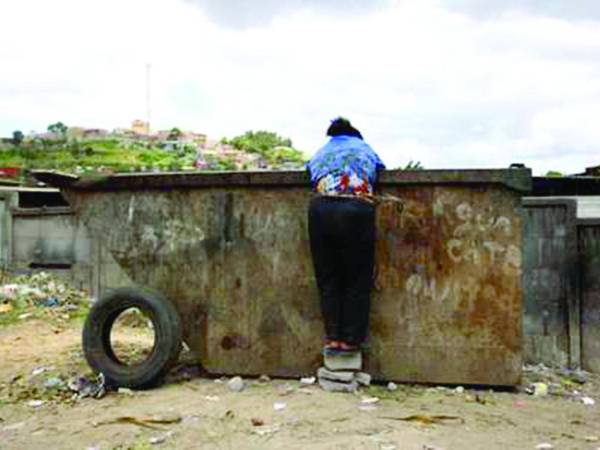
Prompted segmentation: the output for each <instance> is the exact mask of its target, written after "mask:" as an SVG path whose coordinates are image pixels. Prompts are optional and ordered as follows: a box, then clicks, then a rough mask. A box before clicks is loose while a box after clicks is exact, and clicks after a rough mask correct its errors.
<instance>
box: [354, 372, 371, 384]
mask: <svg viewBox="0 0 600 450" xmlns="http://www.w3.org/2000/svg"><path fill="white" fill-rule="evenodd" d="M354 379H355V380H356V381H357V382H358V384H360V385H363V386H370V385H371V375H369V374H368V373H366V372H356V373H355V374H354Z"/></svg>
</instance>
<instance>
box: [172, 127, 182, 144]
mask: <svg viewBox="0 0 600 450" xmlns="http://www.w3.org/2000/svg"><path fill="white" fill-rule="evenodd" d="M182 134H183V133H182V132H181V130H180V129H179V128H177V127H173V128H171V131H169V140H170V141H178V140H179V138H180V137H181V135H182Z"/></svg>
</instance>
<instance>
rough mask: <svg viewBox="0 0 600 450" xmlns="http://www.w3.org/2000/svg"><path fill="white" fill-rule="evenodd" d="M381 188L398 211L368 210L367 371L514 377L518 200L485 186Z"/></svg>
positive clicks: (412, 377)
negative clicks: (373, 261)
mask: <svg viewBox="0 0 600 450" xmlns="http://www.w3.org/2000/svg"><path fill="white" fill-rule="evenodd" d="M389 192H390V193H393V194H394V195H397V196H400V197H402V198H403V199H404V200H405V210H404V211H403V213H402V214H398V212H397V211H395V210H394V208H393V206H392V205H387V206H381V207H380V208H379V211H378V213H379V214H378V216H379V217H378V246H377V269H376V274H377V275H376V289H377V291H376V295H375V297H374V299H373V305H374V307H373V312H372V321H371V326H372V336H373V338H372V354H371V358H370V367H369V369H370V370H371V372H372V373H375V374H377V376H378V377H379V378H384V379H388V378H391V379H401V380H403V381H416V382H441V383H465V382H468V383H473V384H478V383H483V384H514V383H516V382H518V380H519V378H520V371H521V345H522V344H521V239H522V229H521V228H522V222H521V217H520V215H519V213H520V207H519V202H518V200H517V199H516V198H515V197H514V196H513V195H510V194H509V193H507V192H506V191H504V190H501V189H497V188H494V187H481V188H479V189H473V188H470V189H464V188H451V187H435V186H430V187H427V188H424V187H415V188H402V189H390V190H389Z"/></svg>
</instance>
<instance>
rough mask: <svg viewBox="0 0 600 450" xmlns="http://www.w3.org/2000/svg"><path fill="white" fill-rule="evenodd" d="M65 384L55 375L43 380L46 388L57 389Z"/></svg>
mask: <svg viewBox="0 0 600 450" xmlns="http://www.w3.org/2000/svg"><path fill="white" fill-rule="evenodd" d="M64 385H65V383H64V381H63V380H61V379H60V378H57V377H50V378H48V379H47V380H45V381H44V387H45V388H46V389H58V388H61V387H63V386H64Z"/></svg>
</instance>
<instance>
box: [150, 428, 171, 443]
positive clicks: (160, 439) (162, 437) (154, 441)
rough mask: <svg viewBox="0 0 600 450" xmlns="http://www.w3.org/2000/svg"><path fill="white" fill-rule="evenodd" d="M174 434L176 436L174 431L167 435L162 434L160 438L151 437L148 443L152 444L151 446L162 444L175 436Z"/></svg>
mask: <svg viewBox="0 0 600 450" xmlns="http://www.w3.org/2000/svg"><path fill="white" fill-rule="evenodd" d="M173 434H175V432H174V431H169V432H167V433H165V434H161V435H160V436H154V437H151V438H150V439H148V442H149V443H150V445H157V444H162V443H163V442H165V441H166V440H167V439H169V438H170V437H171V436H173Z"/></svg>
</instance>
